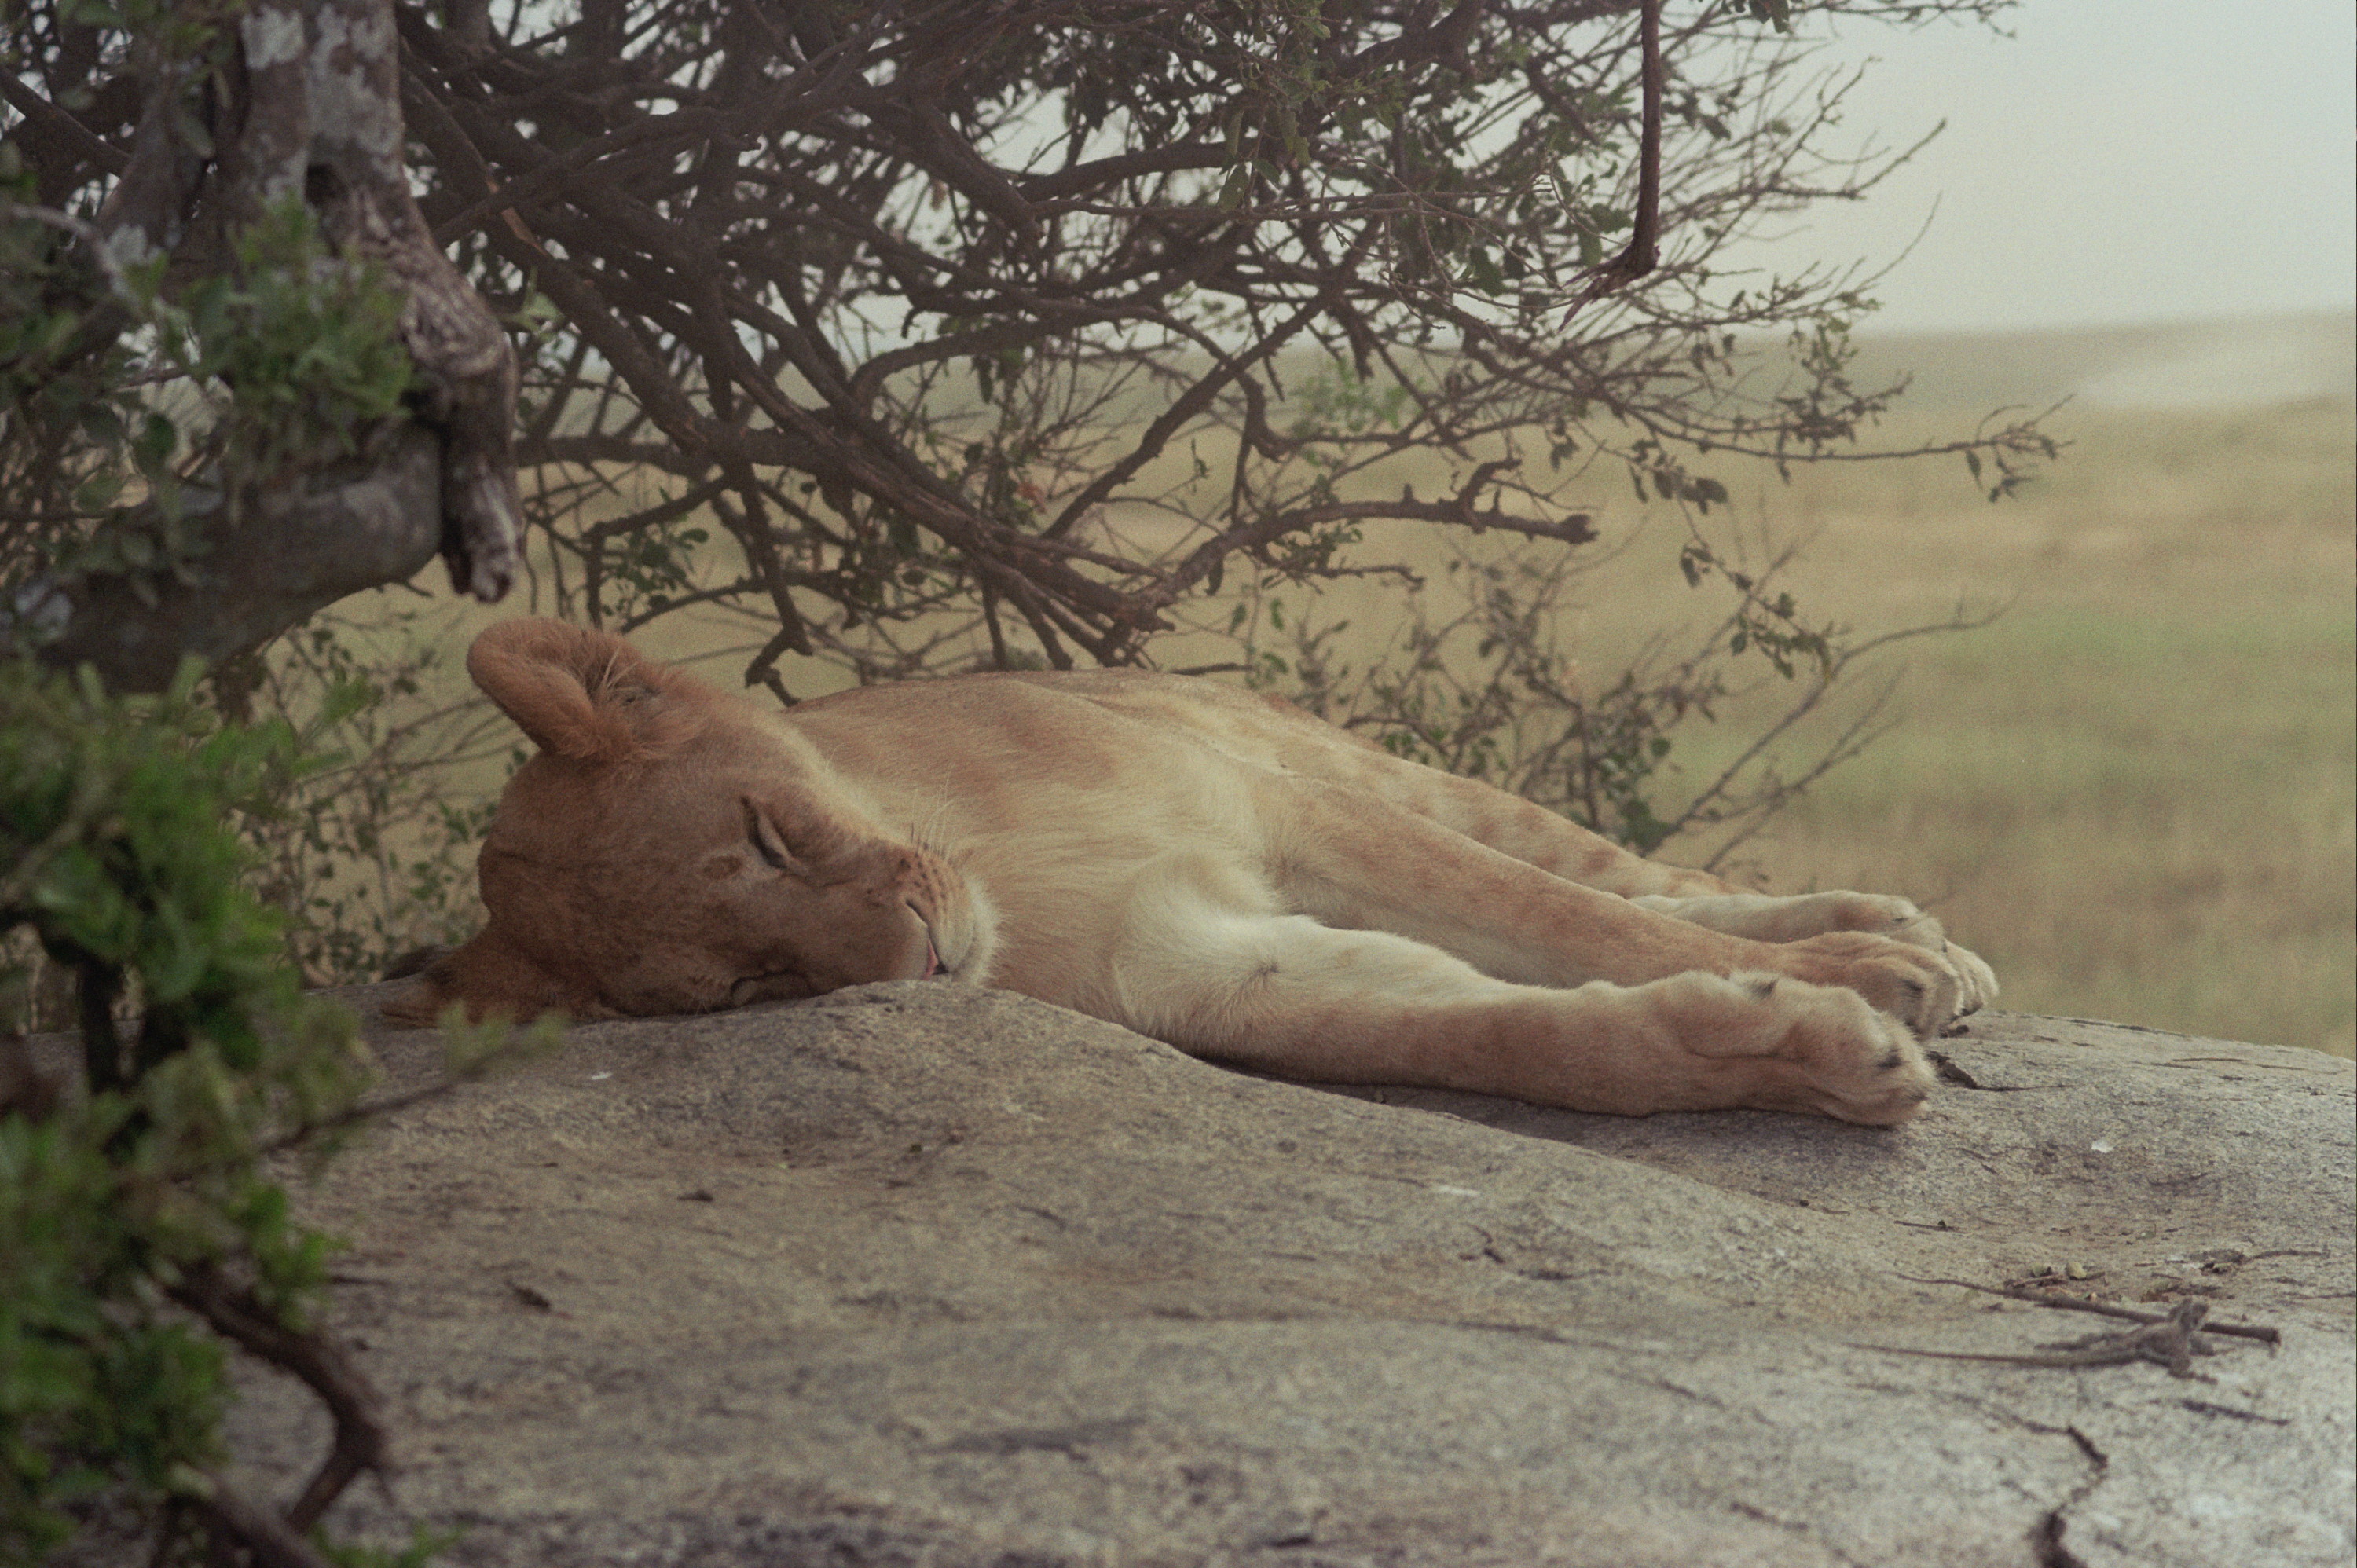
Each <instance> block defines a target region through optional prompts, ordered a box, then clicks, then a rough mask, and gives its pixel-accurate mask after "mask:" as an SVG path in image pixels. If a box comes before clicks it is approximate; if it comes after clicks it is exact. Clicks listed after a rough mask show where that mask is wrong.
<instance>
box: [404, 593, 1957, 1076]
mask: <svg viewBox="0 0 2357 1568" xmlns="http://www.w3.org/2000/svg"><path fill="white" fill-rule="evenodd" d="M468 669H469V671H471V672H472V673H473V674H474V676H475V679H476V681H477V682H479V684H480V685H481V686H482V688H483V690H484V691H485V692H487V693H490V696H491V698H492V700H493V701H495V702H497V703H499V704H500V707H501V708H502V709H504V710H505V711H506V712H507V713H508V714H509V715H510V716H511V717H512V718H513V719H514V720H515V721H516V723H517V724H518V725H522V727H523V729H524V730H525V731H526V733H528V734H530V735H531V736H533V738H534V739H535V740H537V741H538V742H539V743H540V746H541V747H542V750H541V753H540V755H539V756H537V757H534V758H533V760H532V761H531V762H529V763H527V764H526V765H525V766H524V768H522V771H521V772H519V773H518V774H517V776H516V778H515V779H514V780H513V781H512V782H511V784H510V785H509V787H508V791H507V794H506V796H505V797H504V798H503V799H502V800H501V802H500V811H499V816H498V820H497V821H496V822H494V823H493V825H492V828H491V832H490V838H489V840H488V841H487V842H486V843H485V844H484V847H483V854H482V861H481V867H480V876H481V881H482V889H483V899H484V903H485V905H486V906H487V907H488V908H489V910H490V921H489V924H488V925H487V926H486V928H485V929H484V930H483V932H482V933H481V934H480V935H479V936H477V937H476V938H475V939H474V940H472V941H470V942H468V943H467V944H466V945H465V946H463V947H461V948H459V949H458V950H456V951H455V952H452V953H450V954H449V955H447V956H446V957H445V958H443V959H441V960H439V961H436V963H435V964H433V965H432V966H431V967H430V968H429V969H428V970H427V972H426V983H425V987H424V988H423V990H422V992H421V993H419V994H418V995H417V996H415V997H414V998H413V999H412V1000H411V1001H410V1002H409V1003H408V1004H406V1006H405V1008H404V1010H403V1011H404V1015H405V1016H406V1017H408V1018H410V1019H412V1020H414V1021H420V1022H422V1021H425V1019H427V1018H430V1017H431V1016H432V1015H434V1013H435V1012H436V1009H437V1008H438V1007H440V1006H441V1005H443V1004H446V1003H447V1002H448V1001H449V1000H451V999H454V998H455V999H457V1000H459V1001H463V1002H464V1003H465V1004H467V1006H468V1011H469V1012H470V1013H472V1014H473V1015H476V1016H483V1015H490V1014H507V1015H511V1016H516V1017H525V1016H530V1015H534V1014H537V1013H540V1012H542V1011H545V1010H561V1011H563V1012H565V1013H567V1014H570V1015H572V1016H574V1017H576V1018H582V1017H603V1016H611V1015H626V1014H627V1015H635V1014H653V1013H673V1012H696V1011H703V1010H707V1009H712V1008H717V1007H726V1006H732V1005H737V1004H744V1003H747V1002H753V1001H759V1000H762V999H765V998H773V997H792V996H810V995H815V994H818V993H822V992H825V991H830V990H833V989H834V988H836V987H838V986H843V985H851V984H856V983H862V982H866V981H874V980H890V979H912V978H918V977H921V976H924V975H927V974H929V973H935V972H938V973H940V974H941V975H942V977H943V978H945V979H947V980H948V981H950V982H952V983H960V984H971V985H979V984H993V985H1001V986H1006V987H1008V988H1010V989H1013V990H1016V991H1021V992H1025V993H1028V994H1030V995H1033V996H1037V997H1039V998H1041V999H1042V1000H1044V1001H1048V1002H1053V1003H1057V1004H1061V1005H1064V1006H1067V1007H1072V1008H1077V1009H1078V1010H1080V1011H1082V1012H1084V1013H1090V1014H1093V1015H1096V1016H1098V1017H1101V1018H1107V1019H1110V1020H1112V1021H1114V1023H1118V1024H1123V1025H1126V1026H1129V1027H1131V1028H1134V1029H1136V1030H1139V1031H1140V1032H1142V1033H1145V1034H1148V1035H1153V1036H1157V1037H1159V1038H1161V1039H1165V1040H1168V1041H1169V1042H1170V1043H1172V1044H1173V1045H1176V1046H1179V1047H1181V1048H1182V1049H1185V1050H1189V1051H1194V1052H1198V1053H1200V1054H1202V1055H1206V1056H1212V1057H1218V1058H1225V1059H1229V1060H1233V1061H1239V1062H1244V1063H1248V1064H1251V1065H1253V1066H1254V1067H1259V1068H1264V1069H1268V1070H1270V1071H1273V1072H1278V1073H1284V1074H1287V1075H1290V1076H1294V1077H1298V1078H1305V1079H1326V1080H1333V1081H1351V1082H1377V1083H1415V1084H1434V1085H1439V1086H1443V1087H1448V1088H1456V1089H1467V1090H1484V1091H1487V1092H1491V1093H1497V1094H1508V1095H1513V1096H1516V1097H1519V1098H1522V1099H1525V1100H1533V1101H1544V1102H1546V1103H1550V1104H1556V1105H1566V1106H1572V1107H1575V1108H1577V1109H1581V1110H1589V1111H1608V1112H1625V1113H1630V1114H1643V1113H1645V1112H1655V1111H1668V1110H1703V1109H1712V1108H1720V1107H1732V1106H1753V1107H1760V1108H1765V1109H1776V1110H1791V1111H1810V1112H1822V1113H1824V1114H1826V1115H1830V1116H1838V1117H1842V1118H1844V1119H1846V1120H1849V1121H1853V1122H1878V1123H1888V1122H1900V1121H1903V1120H1905V1119H1906V1118H1907V1117H1909V1116H1911V1115H1912V1114H1914V1113H1915V1112H1916V1111H1917V1110H1918V1109H1919V1108H1920V1107H1921V1104H1922V1102H1923V1100H1924V1098H1925V1096H1926V1095H1927V1094H1928V1092H1929V1090H1930V1089H1931V1085H1932V1074H1931V1071H1930V1069H1929V1068H1928V1067H1927V1066H1926V1064H1925V1061H1924V1058H1923V1054H1922V1052H1921V1048H1920V1047H1918V1045H1917V1044H1916V1042H1917V1040H1918V1039H1920V1038H1923V1037H1927V1036H1929V1035H1931V1034H1932V1032H1933V1031H1936V1030H1937V1029H1939V1028H1940V1027H1941V1026H1943V1025H1944V1024H1946V1023H1947V1022H1948V1020H1949V1019H1950V1018H1952V1017H1953V1016H1954V1015H1956V1014H1957V1013H1959V1012H1968V1011H1971V1010H1972V1009H1974V1008H1975V1007H1978V1006H1980V1005H1982V1004H1985V1003H1986V1002H1988V1001H1990V1000H1991V999H1993V998H1994V996H1995V994H1996V982H1995V979H1994V978H1993V977H1992V976H1991V975H1990V973H1989V971H1988V968H1987V966H1986V964H1983V963H1982V962H1981V961H1979V960H1978V959H1977V958H1975V957H1974V956H1973V955H1972V954H1970V953H1968V952H1965V951H1964V950H1963V949H1961V948H1956V947H1953V946H1951V945H1949V944H1948V943H1947V941H1946V940H1945V939H1944V938H1943V935H1942V933H1941V931H1940V928H1939V925H1938V923H1937V922H1936V921H1934V920H1932V919H1931V918H1929V917H1928V916H1925V915H1924V914H1922V913H1921V911H1920V910H1918V909H1917V908H1915V907H1914V906H1913V905H1911V904H1909V903H1908V902H1906V900H1904V899H1900V898H1891V897H1878V896H1873V895H1867V894H1857V893H1820V894H1812V895H1808V896H1806V897H1799V898H1770V897H1763V896H1761V895H1758V894H1752V893H1746V892H1744V891H1743V890H1741V889H1739V888H1736V887H1733V886H1729V885H1727V884H1726V883H1724V882H1721V881H1720V880H1718V879H1717V877H1713V876H1709V875H1704V874H1703V873H1700V872H1694V871H1682V870H1679V869H1677V868H1675V867H1672V866H1665V865H1657V864H1655V863H1653V862H1651V861H1646V860H1641V859H1640V858H1638V857H1636V856H1634V855H1631V854H1628V853H1626V852H1625V851H1623V850H1621V849H1620V848H1618V847H1617V846H1615V845H1613V844H1611V843H1608V842H1607V841H1605V840H1603V839H1601V838H1598V836H1597V835H1595V834H1593V833H1590V832H1587V831H1586V830H1584V829H1581V828H1579V827H1577V826H1575V825H1573V824H1572V823H1570V822H1566V821H1564V820H1563V819H1562V818H1560V817H1558V816H1555V814H1553V813H1552V812H1548V811H1542V810H1541V809H1539V808H1538V807H1536V806H1534V805H1531V804H1530V803H1528V802H1526V801H1523V800H1517V799H1515V798H1513V797H1512V796H1509V795H1506V794H1504V793H1502V792H1501V791H1499V790H1496V789H1491V788H1490V787H1489V786H1487V785H1483V784H1479V783H1475V782H1472V781H1469V780H1467V779H1457V778H1452V777H1450V776H1449V775H1448V774H1445V773H1441V772H1437V771H1436V770H1434V769H1431V768H1422V767H1418V766H1416V765H1415V764H1412V763H1407V762H1402V761H1400V760H1398V759H1397V758H1394V757H1390V756H1388V755H1387V754H1385V753H1384V752H1383V750H1381V749H1380V748H1379V747H1375V746H1370V745H1368V744H1366V743H1365V742H1363V741H1361V740H1359V739H1357V738H1355V737H1353V736H1349V735H1347V734H1345V733H1343V732H1342V731H1340V730H1337V729H1334V728H1332V727H1330V726H1329V725H1324V724H1321V723H1319V722H1318V721H1317V720H1315V719H1313V718H1310V717H1308V715H1307V714H1302V713H1300V712H1299V711H1298V710H1296V709H1294V708H1292V707H1289V706H1287V705H1286V704H1285V703H1276V702H1272V701H1270V700H1268V699H1265V698H1262V697H1256V696H1253V695H1250V694H1248V693H1241V692H1237V691H1234V690H1232V689H1229V688H1226V687H1222V686H1219V685H1216V684H1213V683H1211V682H1203V681H1194V680H1188V679H1186V678H1183V677H1179V676H1172V675H1160V674H1153V673H1146V672H1134V671H1088V672H1075V673H1064V674H1050V673H1036V674H1035V673H1028V672H1011V673H1006V674H994V675H972V676H964V677H960V678H956V679H952V680H944V681H934V682H911V683H909V684H905V685H898V686H879V687H871V688H866V689H863V690H859V691H855V692H847V693H843V694H841V695H839V696H835V697H829V698H826V699H823V700H822V701H819V702H815V703H805V704H803V705H802V706H800V707H796V708H792V709H788V710H785V711H782V712H780V711H774V710H770V709H766V708H761V707H757V706H755V705H754V704H752V703H748V702H746V701H744V700H742V699H740V698H736V697H731V696H725V695H722V694H721V693H717V692H714V691H711V690H710V689H708V688H706V687H705V686H703V685H701V684H699V683H697V682H694V681H693V680H691V679H689V678H687V677H686V676H684V675H683V674H682V673H681V672H679V671H675V670H672V669H669V668H666V667H664V666H662V665H659V664H656V663H653V662H652V661H651V660H646V659H644V658H642V657H641V656H640V654H639V653H638V652H637V651H636V650H633V649H631V648H630V645H629V644H627V643H625V642H623V641H622V640H621V639H619V638H615V637H610V636H607V635H605V634H602V633H597V632H590V631H586V630H582V629H580V628H574V627H566V626H562V625H559V624H557V623H555V622H551V621H534V620H519V621H509V622H505V623H502V624H501V625H500V626H496V627H494V628H491V629H490V630H489V631H487V632H485V633H484V634H483V635H482V637H481V638H480V639H479V640H478V641H477V643H476V644H475V648H474V650H473V652H472V654H471V655H470V656H469V658H468Z"/></svg>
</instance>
